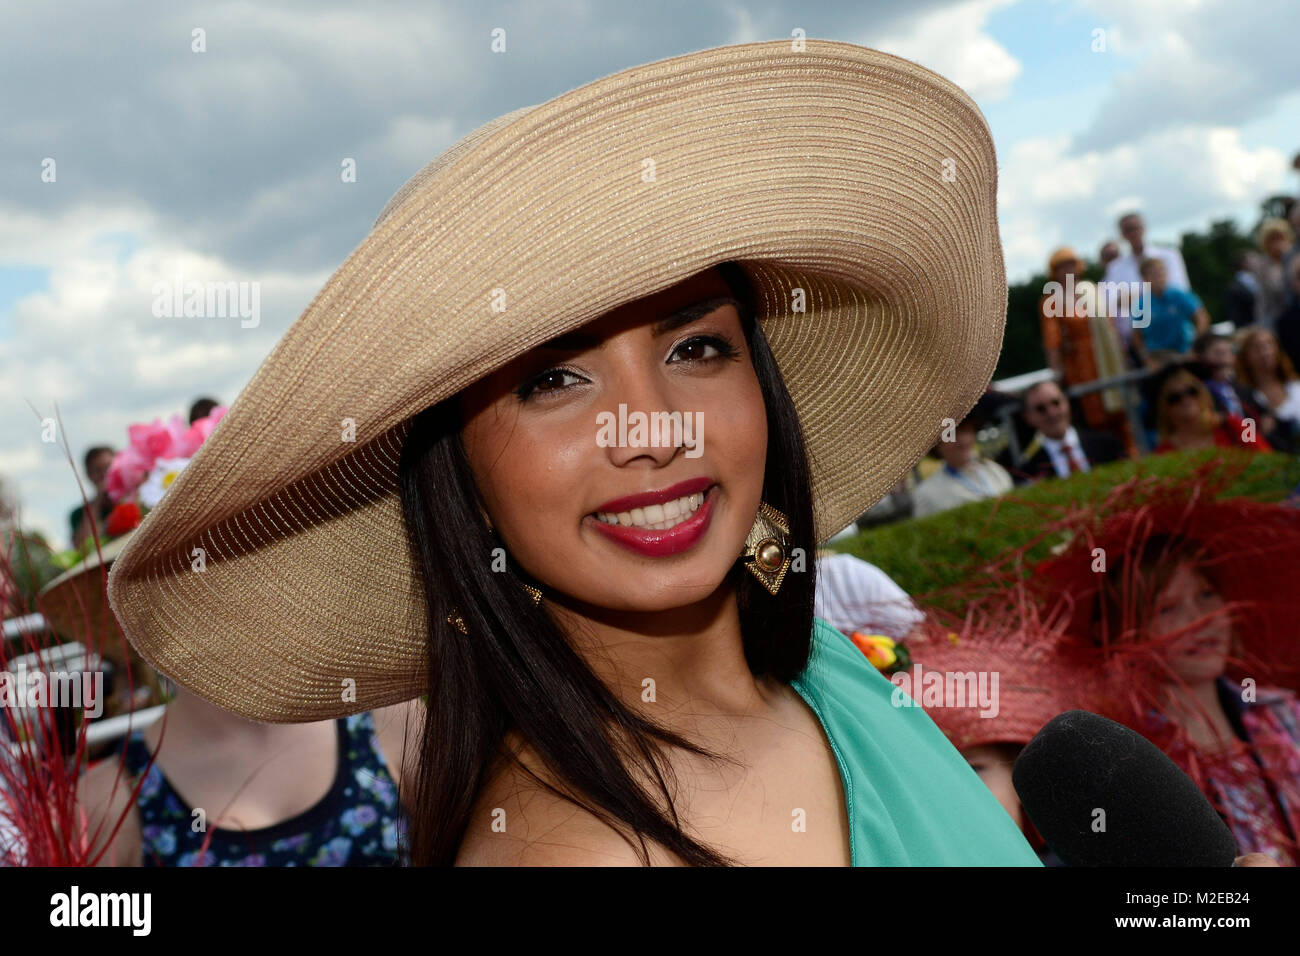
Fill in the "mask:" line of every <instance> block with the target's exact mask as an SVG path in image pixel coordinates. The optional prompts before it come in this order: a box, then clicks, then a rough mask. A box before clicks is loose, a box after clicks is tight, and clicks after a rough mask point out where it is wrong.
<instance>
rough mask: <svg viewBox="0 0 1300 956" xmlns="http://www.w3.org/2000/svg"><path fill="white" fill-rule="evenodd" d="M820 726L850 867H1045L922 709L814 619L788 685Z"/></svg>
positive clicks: (841, 637)
mask: <svg viewBox="0 0 1300 956" xmlns="http://www.w3.org/2000/svg"><path fill="white" fill-rule="evenodd" d="M791 686H793V687H794V689H795V690H796V691H798V692H799V696H801V697H802V698H803V699H804V700H805V701H807V703H808V706H809V707H811V708H812V709H813V712H814V713H815V714H816V715H817V717H818V718H819V719H820V720H821V723H822V728H823V729H824V730H825V731H826V736H827V738H828V739H829V740H830V744H831V749H832V750H833V751H834V752H835V760H836V763H838V764H839V768H840V779H841V780H842V781H843V783H844V793H845V795H846V797H847V798H848V810H849V822H850V828H849V833H850V836H849V846H850V852H851V854H852V861H853V865H854V866H1041V865H1042V864H1041V862H1040V861H1039V859H1038V856H1037V854H1035V853H1034V851H1033V849H1032V848H1031V847H1030V846H1029V843H1028V841H1026V840H1025V838H1024V836H1023V835H1022V834H1021V832H1020V828H1019V827H1017V826H1016V824H1015V822H1014V821H1013V820H1012V819H1011V817H1009V816H1007V813H1006V811H1005V810H1003V809H1002V805H1001V804H999V803H998V801H997V799H996V798H995V797H994V796H993V794H992V793H991V792H990V791H989V789H988V787H986V786H985V785H984V783H983V782H982V781H981V780H980V778H979V777H978V776H977V775H976V773H975V771H974V770H972V769H971V768H970V766H969V765H968V764H967V763H966V761H965V759H963V758H962V756H961V754H959V753H958V752H957V749H956V748H955V747H953V745H952V744H950V743H949V742H948V738H946V737H945V736H944V735H943V732H942V731H941V730H939V728H938V727H936V726H935V724H934V721H932V720H931V719H930V718H929V716H928V715H927V714H926V713H925V711H924V710H922V709H921V708H920V707H895V706H894V704H893V703H892V702H891V698H892V697H893V693H894V690H895V689H896V688H895V686H894V685H893V684H891V683H890V682H889V680H888V678H886V677H885V676H884V675H883V674H881V673H880V672H879V671H878V670H876V669H875V668H874V667H873V666H872V665H871V663H870V662H869V661H868V660H867V658H866V656H865V655H864V654H863V653H862V652H861V651H860V650H858V648H857V647H856V646H855V645H854V644H853V643H852V642H851V641H850V640H849V639H848V638H847V637H845V636H844V635H843V634H841V633H840V632H839V631H837V630H835V629H834V628H833V627H831V626H830V625H829V624H827V623H826V622H825V621H823V620H821V618H814V625H813V650H812V656H811V657H810V659H809V661H808V666H807V667H806V668H805V669H804V671H803V673H802V674H800V675H799V676H798V677H796V678H795V679H794V680H793V681H791Z"/></svg>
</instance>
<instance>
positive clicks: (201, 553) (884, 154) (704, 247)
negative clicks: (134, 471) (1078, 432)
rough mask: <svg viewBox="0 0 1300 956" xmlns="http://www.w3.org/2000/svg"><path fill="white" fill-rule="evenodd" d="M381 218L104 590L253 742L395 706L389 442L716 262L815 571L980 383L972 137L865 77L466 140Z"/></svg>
mask: <svg viewBox="0 0 1300 956" xmlns="http://www.w3.org/2000/svg"><path fill="white" fill-rule="evenodd" d="M651 168H652V169H653V171H654V176H653V181H647V179H646V176H645V174H646V171H647V169H651ZM408 186H409V188H405V187H404V189H403V191H402V192H401V193H399V195H398V196H396V197H394V203H392V204H390V208H389V209H388V210H386V211H385V215H384V216H383V217H382V218H381V221H380V222H379V223H378V224H377V226H376V227H375V229H374V230H373V231H372V232H371V233H370V235H368V236H367V237H366V239H365V240H364V241H363V242H362V243H361V245H360V246H359V247H358V248H357V249H356V251H354V252H353V254H352V255H351V256H350V257H349V258H348V260H347V261H346V262H345V263H344V264H343V265H342V266H341V267H340V268H339V270H338V271H337V272H336V273H335V274H334V275H333V276H332V277H331V278H330V280H329V281H328V282H327V283H326V285H325V287H324V288H323V289H322V290H321V292H320V293H319V295H318V296H317V297H316V299H315V300H314V301H313V302H312V303H311V305H310V306H309V307H308V308H307V310H306V311H305V312H304V313H303V314H302V316H300V317H299V318H298V320H297V321H296V322H295V323H294V324H293V326H292V327H291V328H290V329H289V331H288V332H287V333H286V334H285V336H284V337H283V339H282V340H281V341H280V342H279V344H278V345H277V346H276V347H275V349H274V350H273V351H272V353H271V354H270V356H269V357H268V358H267V360H266V361H265V362H264V364H263V365H262V366H261V368H259V369H258V371H257V373H256V374H255V375H254V377H253V379H252V381H251V382H250V383H249V385H248V386H247V387H246V388H245V389H244V391H243V392H242V393H241V394H240V395H239V397H238V398H237V399H236V400H235V402H234V403H233V404H232V406H231V408H230V411H229V412H228V414H227V415H226V417H225V418H224V419H223V420H222V421H221V423H220V424H219V425H218V426H217V428H216V429H215V431H214V432H213V433H212V435H211V436H210V437H209V439H208V440H207V442H205V444H204V445H203V447H202V448H201V449H200V451H199V452H198V453H197V455H196V456H195V457H194V458H193V460H192V461H191V462H190V464H189V465H188V466H187V467H186V469H185V470H184V471H183V472H181V474H180V476H179V477H178V478H177V479H176V482H175V483H174V484H173V486H172V487H171V489H170V490H169V492H168V494H167V495H166V496H165V497H164V498H163V500H162V502H161V504H160V505H159V506H158V507H157V508H155V509H153V510H152V511H151V512H150V513H149V514H148V515H147V516H146V518H145V520H144V522H143V524H142V525H141V526H140V528H139V529H137V532H136V534H135V535H134V537H133V540H132V542H131V544H130V545H129V546H128V547H127V549H126V550H125V551H124V553H123V554H122V555H121V556H119V558H118V560H117V562H116V564H115V566H114V568H113V571H112V573H111V575H110V579H109V589H108V590H109V597H110V600H111V601H112V605H113V608H114V610H115V611H116V613H117V616H118V618H119V620H120V621H121V623H122V626H123V628H124V629H125V631H126V633H127V634H128V636H129V637H130V639H131V640H132V642H133V643H134V644H135V646H136V647H137V649H138V650H139V651H140V653H141V654H142V655H143V656H144V657H145V659H146V660H148V661H149V662H150V663H151V664H153V665H154V666H155V667H157V668H158V669H159V670H161V671H163V672H164V673H166V674H168V675H170V676H171V677H173V678H174V679H175V680H177V681H178V682H179V683H181V684H183V685H185V686H186V687H188V688H189V689H191V690H192V691H194V692H195V693H198V694H199V695H200V696H202V697H205V698H207V699H208V700H210V701H212V702H213V703H216V704H217V705H219V706H222V707H225V708H227V709H230V710H233V711H235V712H237V713H240V714H243V715H245V716H248V717H251V718H253V719H258V720H265V721H274V722H290V721H307V720H319V719H324V718H329V717H335V716H340V715H343V714H347V713H352V712H355V711H359V710H363V709H368V708H371V707H375V706H379V705H383V704H388V703H393V702H397V701H400V700H404V699H409V698H410V697H412V696H415V695H417V694H419V693H422V692H423V690H424V674H425V650H424V645H425V641H426V636H425V635H426V631H425V612H424V609H423V604H422V598H421V594H420V589H419V584H418V578H417V576H416V571H415V569H414V568H413V567H412V565H411V562H410V558H409V555H408V552H407V547H406V537H405V527H404V523H403V519H402V512H401V504H400V499H399V497H398V493H397V482H396V474H397V462H398V458H399V454H400V450H401V445H402V439H403V437H404V435H405V433H406V429H407V428H408V427H409V420H410V418H411V416H413V415H415V414H416V413H418V412H419V411H421V410H422V409H424V408H426V407H428V406H430V405H432V404H435V403H436V402H438V401H441V400H442V399H444V398H447V397H449V396H451V395H454V394H455V393H457V392H458V391H460V390H461V389H463V388H464V387H465V386H467V385H469V384H471V383H472V382H474V381H476V380H477V379H479V378H481V377H482V376H484V375H486V374H487V373H489V372H490V371H492V370H493V369H495V368H498V367H500V366H501V365H502V364H504V363H505V362H507V361H509V360H510V359H512V358H514V357H516V356H518V355H520V354H522V353H524V352H526V351H528V350H529V349H531V348H532V347H534V346H536V345H539V344H541V343H542V342H544V341H546V340H548V339H550V338H553V337H554V336H556V335H559V334H562V333H564V332H566V331H569V330H571V329H574V328H577V327H578V326H581V325H583V324H585V323H587V322H589V321H591V320H592V319H595V318H597V317H599V316H600V315H602V314H604V313H606V312H608V311H610V310H612V309H614V308H616V307H617V306H619V305H621V304H624V303H626V302H628V301H631V300H634V299H638V298H642V297H644V296H647V295H650V294H652V293H654V292H657V291H659V290H661V289H664V288H667V287H669V286H671V285H673V284H675V283H677V282H680V281H682V280H683V279H686V278H688V277H690V276H691V275H694V274H696V273H698V272H700V271H702V270H703V269H706V268H708V267H710V266H712V265H715V264H717V263H719V262H722V261H725V260H735V261H739V262H741V264H742V265H743V266H744V268H745V269H746V271H747V272H748V274H749V275H750V277H751V279H752V280H753V283H754V285H755V287H756V291H757V294H758V308H759V318H760V321H761V322H762V323H763V326H764V331H765V333H766V335H767V338H768V339H769V341H770V343H771V346H772V350H773V353H774V354H775V356H776V359H777V361H778V364H779V365H780V368H781V372H782V375H783V377H784V379H785V382H786V384H787V386H788V388H789V390H790V392H791V394H792V396H793V398H794V402H795V405H796V407H797V410H798V412H799V415H800V419H801V422H802V424H803V428H804V430H805V433H806V439H807V444H808V449H809V455H810V458H811V464H812V469H813V483H814V496H815V501H816V516H817V524H818V536H819V538H822V539H824V538H825V537H828V536H829V535H830V534H833V533H834V532H835V531H837V530H839V529H840V528H841V527H843V526H844V525H845V524H847V523H848V522H850V521H851V520H853V519H854V518H856V517H857V516H858V515H860V514H861V513H862V512H864V511H865V510H866V509H867V508H868V507H870V505H872V504H873V503H874V502H875V501H877V500H878V499H879V498H880V497H881V496H883V494H884V493H885V492H886V491H887V490H888V489H889V488H890V487H891V486H893V485H894V484H895V483H896V482H897V481H898V479H899V478H900V477H901V476H902V475H903V474H904V473H905V472H906V471H907V470H908V469H909V468H910V467H911V466H912V464H914V463H915V461H916V460H917V459H918V458H919V457H920V455H921V454H922V453H923V452H924V451H925V450H926V449H928V448H929V447H930V446H931V445H932V444H933V442H934V440H935V438H936V436H937V435H938V433H939V431H940V430H941V428H942V427H943V423H944V420H945V419H948V418H952V419H955V420H959V419H960V418H961V417H962V416H963V414H964V413H965V412H966V411H967V409H969V408H970V407H971V405H972V404H974V402H975V400H976V399H977V398H978V396H979V395H980V394H981V393H982V391H983V390H984V388H985V386H986V384H987V383H988V381H989V378H990V376H991V375H992V372H993V368H994V365H995V364H996V360H997V355H998V351H999V348H1000V345H1001V340H1002V329H1003V321H1004V315H1005V308H1006V281H1005V275H1004V272H1003V264H1002V253H1001V246H1000V241H999V236H998V231H997V219H996V161H995V157H994V151H993V146H992V140H991V137H990V135H989V132H988V128H987V126H986V124H985V123H984V120H983V117H982V116H981V115H980V113H979V110H978V109H977V108H976V106H975V105H974V103H973V102H972V101H971V100H970V98H969V97H967V96H966V95H965V94H964V93H963V92H962V91H961V90H960V89H958V88H957V87H956V86H954V85H953V84H951V83H949V82H948V81H947V80H944V79H943V78H941V77H939V76H937V75H935V74H933V73H931V72H929V71H928V70H925V69H923V68H922V67H919V66H917V65H916V64H913V63H911V62H909V61H906V60H902V59H899V58H896V57H892V56H889V55H887V54H883V53H878V52H876V51H871V50H866V49H863V48H861V47H857V46H853V45H851V44H844V43H835V42H829V41H816V40H809V41H807V46H806V49H805V50H804V51H802V52H794V51H792V49H791V44H790V43H788V42H785V41H777V42H772V43H757V44H746V45H741V46H733V47H723V48H720V49H715V50H707V51H704V52H700V53H695V54H690V55H687V56H682V57H676V58H673V59H670V60H665V61H661V62H658V63H653V64H649V65H647V66H643V67H638V68H635V69H631V70H627V71H624V72H622V73H619V74H615V75H613V76H610V77H606V78H604V79H602V80H599V81H596V82H594V83H591V84H589V85H587V86H584V87H581V88H579V89H577V90H574V91H571V92H569V93H566V94H564V95H563V96H560V97H558V98H556V99H554V100H551V101H549V102H547V103H545V104H542V105H540V106H537V107H534V108H532V109H529V110H526V111H516V112H515V113H513V114H510V115H509V116H508V117H506V118H503V119H502V120H498V121H496V122H495V123H493V124H489V126H488V127H485V128H483V129H481V130H479V131H477V132H476V133H475V134H473V135H472V136H471V137H469V138H467V141H464V142H462V143H461V144H458V145H457V146H456V147H453V149H452V150H450V151H449V153H448V154H447V155H445V156H444V157H441V158H440V159H439V160H438V161H436V162H435V163H434V164H431V166H430V167H428V168H426V170H424V171H422V172H421V173H420V174H419V175H418V176H417V177H416V181H415V182H414V184H408ZM795 290H802V295H803V301H804V302H805V303H806V311H805V312H796V311H794V309H793V308H792V303H794V302H795V301H796V299H797V296H798V294H797V293H796V291H795ZM498 291H500V292H503V293H504V294H505V296H506V301H507V307H506V310H505V311H504V312H497V311H494V310H493V309H492V307H491V306H492V302H493V296H494V294H495V293H496V292H498ZM349 423H350V424H351V426H352V427H354V428H355V440H354V441H351V442H349V441H346V440H344V438H343V436H344V435H345V433H346V429H347V428H348V426H349ZM200 565H201V566H202V567H203V568H204V570H202V571H196V570H194V568H195V567H197V566H200ZM349 689H354V691H355V697H350V696H348V694H347V693H345V690H349Z"/></svg>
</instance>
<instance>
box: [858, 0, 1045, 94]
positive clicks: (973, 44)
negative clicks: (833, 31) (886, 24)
mask: <svg viewBox="0 0 1300 956" xmlns="http://www.w3.org/2000/svg"><path fill="white" fill-rule="evenodd" d="M1010 2H1013V0H971V2H967V3H960V4H956V5H953V6H950V7H945V8H944V9H941V10H936V11H934V12H932V13H928V14H926V15H925V16H922V17H919V18H917V19H915V20H913V21H911V22H910V23H908V24H907V26H906V28H905V29H903V30H902V31H901V32H899V33H895V34H891V35H888V36H885V37H882V38H880V39H879V40H878V41H876V42H875V43H874V45H875V46H877V47H878V48H879V49H881V50H884V51H885V52H886V53H893V54H895V55H896V56H901V57H906V58H907V59H909V60H913V61H915V62H916V63H919V64H921V65H922V66H924V67H927V68H928V69H931V70H934V71H935V72H936V73H939V74H941V75H942V76H945V77H947V78H948V79H950V80H952V81H953V82H954V83H956V84H957V85H958V86H960V87H961V88H962V89H963V90H965V91H966V92H967V93H968V94H970V96H971V97H972V98H973V99H977V100H998V99H1002V98H1004V97H1006V96H1007V95H1008V94H1010V92H1011V86H1012V84H1013V83H1014V82H1015V80H1016V78H1017V77H1018V76H1020V71H1021V67H1020V61H1019V60H1017V59H1016V58H1015V57H1014V56H1012V55H1011V53H1010V52H1009V51H1008V50H1007V49H1006V47H1004V46H1002V44H1000V43H999V42H998V41H997V40H995V39H993V37H991V36H989V34H987V33H985V32H984V27H985V24H986V22H987V21H988V18H989V14H991V13H992V12H993V11H994V10H996V9H998V8H999V7H1004V6H1006V5H1007V4H1008V3H1010Z"/></svg>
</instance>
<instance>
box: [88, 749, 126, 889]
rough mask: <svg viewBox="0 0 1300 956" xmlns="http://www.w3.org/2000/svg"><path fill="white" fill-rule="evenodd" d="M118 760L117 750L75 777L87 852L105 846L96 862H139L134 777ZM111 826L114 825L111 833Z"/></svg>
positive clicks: (110, 864) (119, 759) (106, 863)
mask: <svg viewBox="0 0 1300 956" xmlns="http://www.w3.org/2000/svg"><path fill="white" fill-rule="evenodd" d="M121 760H122V758H121V755H120V754H118V755H115V756H112V757H106V758H104V759H103V760H100V761H98V762H97V763H95V764H92V765H91V766H90V767H89V768H88V769H87V770H86V772H85V773H83V774H82V775H81V779H79V780H78V781H77V806H78V808H79V809H80V810H81V812H82V814H84V817H85V821H86V822H85V826H86V836H87V838H88V840H89V842H90V847H91V855H92V856H93V855H94V854H96V853H98V852H99V851H100V849H101V848H103V847H105V846H107V850H106V851H105V852H104V855H103V856H102V857H101V858H100V859H99V861H98V862H97V863H95V865H96V866H139V865H140V859H141V853H142V845H141V832H140V817H139V814H137V813H136V812H135V800H134V799H133V797H132V791H133V790H134V780H133V779H132V777H131V774H129V773H127V772H126V769H125V767H123V766H122V763H121ZM118 821H121V826H120V827H118ZM115 827H118V829H117V833H116V834H115V835H114V834H113V829H114V828H115ZM110 837H111V839H110Z"/></svg>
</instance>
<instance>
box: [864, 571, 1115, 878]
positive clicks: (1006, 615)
mask: <svg viewBox="0 0 1300 956" xmlns="http://www.w3.org/2000/svg"><path fill="white" fill-rule="evenodd" d="M957 590H961V589H960V588H958V589H957ZM954 593H955V592H954ZM1008 598H1009V599H1008ZM1063 623H1064V622H1062V621H1060V620H1055V621H1053V620H1049V619H1045V618H1044V617H1043V616H1042V615H1041V614H1040V610H1039V608H1038V607H1037V606H1035V605H1034V603H1033V601H1032V598H1031V597H1030V596H1029V595H1028V594H1027V593H1026V590H1025V588H1024V587H1023V585H1015V586H1013V587H1012V588H1010V589H1009V590H1007V591H1005V592H1000V593H999V594H997V595H995V596H992V597H991V599H990V598H985V599H982V600H977V601H976V603H975V605H973V606H972V605H968V606H967V610H966V615H965V617H964V619H963V620H961V621H957V620H955V619H953V618H951V617H949V615H947V614H945V613H944V612H942V611H940V610H937V609H935V608H930V609H928V613H927V617H926V620H925V621H924V623H922V624H921V625H920V626H919V627H918V628H917V630H916V631H915V632H914V634H913V638H912V639H911V640H909V641H908V643H907V645H906V649H907V662H908V665H909V666H907V667H906V668H900V669H897V670H896V671H895V672H894V673H893V676H892V677H891V680H892V681H893V682H894V683H895V684H896V685H897V686H898V690H897V691H895V694H894V697H895V699H896V700H895V702H896V703H903V704H904V705H906V699H907V698H910V700H912V701H915V702H916V703H917V704H919V705H920V706H921V707H923V708H924V709H925V711H926V713H927V714H928V715H929V716H930V718H931V719H932V720H933V721H934V722H935V724H937V725H938V727H939V729H940V730H942V731H943V733H944V735H945V736H946V737H947V738H948V740H949V741H950V742H951V743H952V745H953V746H954V747H956V748H957V749H958V750H959V751H961V754H962V756H963V757H965V758H966V761H967V763H969V764H970V766H971V768H972V769H973V770H974V771H975V772H976V773H977V774H978V775H979V777H980V779H981V780H983V781H984V784H985V785H986V786H987V787H988V788H989V789H990V790H991V791H992V792H993V795H994V796H995V797H997V799H998V802H999V803H1001V804H1002V807H1003V809H1005V810H1006V811H1007V813H1008V814H1009V815H1010V816H1011V818H1012V820H1014V821H1015V823H1016V825H1017V826H1019V827H1020V829H1021V832H1023V833H1024V834H1025V837H1026V839H1028V840H1029V843H1030V845H1031V846H1033V848H1034V849H1035V850H1036V851H1037V852H1039V854H1040V856H1042V857H1043V859H1044V862H1046V863H1048V864H1049V865H1052V864H1054V863H1057V861H1056V860H1055V857H1054V855H1052V854H1051V852H1050V851H1049V850H1048V849H1047V847H1046V844H1045V843H1044V841H1043V839H1042V837H1041V836H1039V834H1038V832H1037V831H1036V830H1035V829H1034V825H1033V823H1031V822H1030V820H1029V817H1028V816H1027V815H1026V814H1025V812H1024V810H1023V808H1022V807H1021V806H1020V798H1019V797H1018V796H1017V795H1016V791H1015V788H1014V787H1013V786H1012V783H1011V768H1012V765H1013V764H1014V763H1015V761H1016V758H1017V757H1018V756H1019V755H1020V751H1021V749H1023V748H1024V746H1025V745H1026V744H1027V743H1029V741H1030V740H1032V739H1033V737H1034V735H1035V734H1037V733H1038V731H1039V730H1040V729H1042V727H1043V725H1044V724H1046V723H1047V722H1048V721H1049V720H1051V719H1052V718H1053V717H1055V716H1056V715H1058V714H1061V713H1064V712H1065V711H1067V710H1074V709H1082V710H1090V711H1107V710H1113V709H1114V708H1113V704H1112V703H1111V702H1110V701H1109V700H1108V698H1107V686H1106V682H1105V681H1104V680H1103V679H1102V678H1101V676H1100V671H1099V669H1098V668H1097V667H1095V666H1094V664H1093V659H1094V658H1095V657H1096V650H1095V648H1092V647H1090V646H1088V645H1084V644H1081V643H1079V642H1078V641H1076V640H1074V639H1073V638H1072V637H1071V636H1070V635H1068V634H1066V633H1064V627H1063ZM854 637H855V640H856V639H857V637H858V635H855V636H854ZM903 695H906V698H904V696H903Z"/></svg>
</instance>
